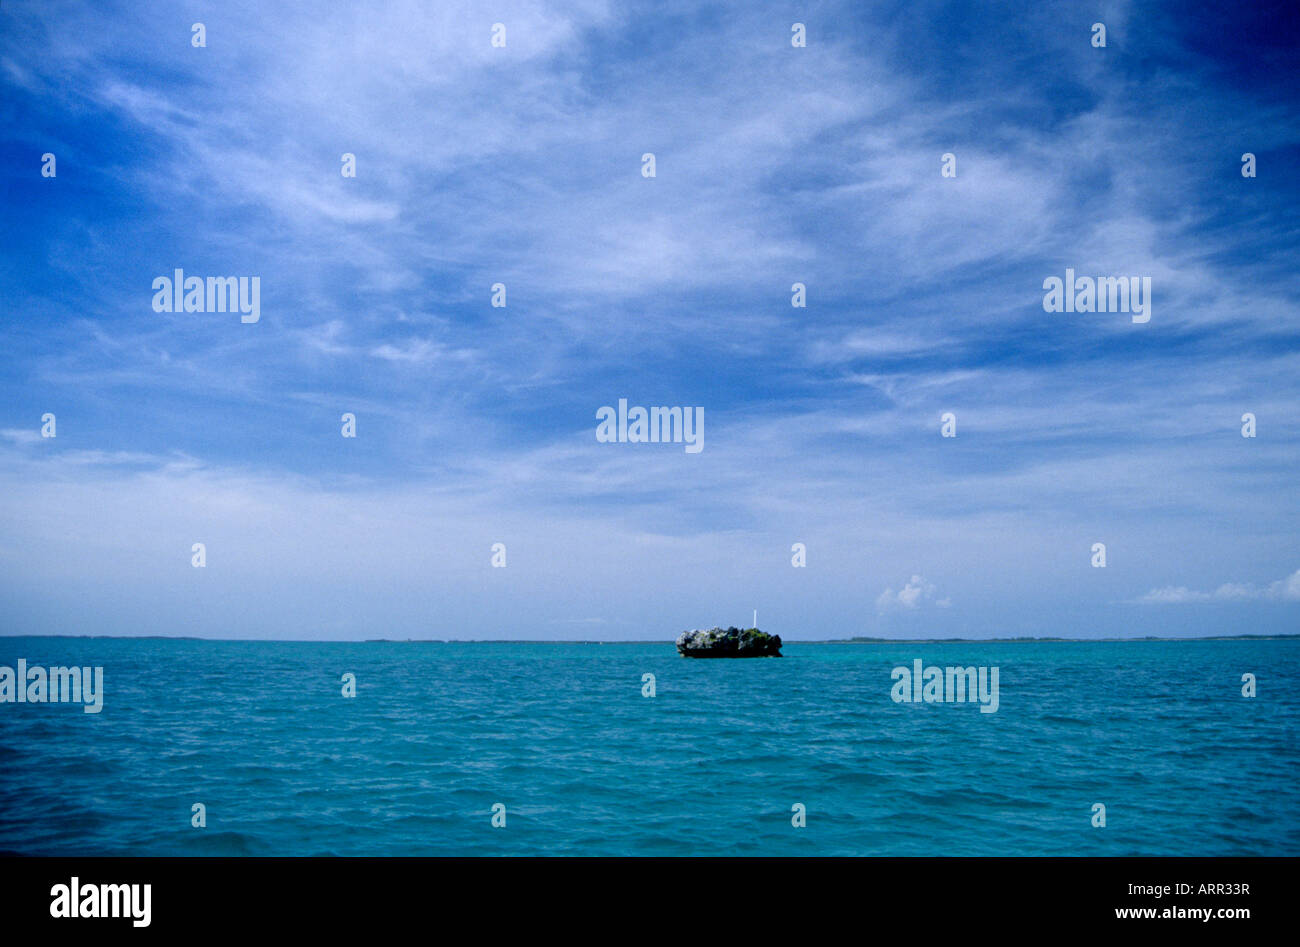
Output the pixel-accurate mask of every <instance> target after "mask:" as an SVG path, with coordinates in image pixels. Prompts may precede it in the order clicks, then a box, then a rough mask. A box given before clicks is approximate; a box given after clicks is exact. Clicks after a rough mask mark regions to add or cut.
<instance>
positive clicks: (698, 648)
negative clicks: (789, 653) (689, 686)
mask: <svg viewBox="0 0 1300 947" xmlns="http://www.w3.org/2000/svg"><path fill="white" fill-rule="evenodd" d="M677 651H678V653H680V654H681V655H682V657H686V658H766V657H773V658H779V657H781V636H780V635H769V634H766V633H764V632H761V631H759V630H758V629H757V628H736V627H734V626H733V627H731V628H709V629H706V630H697V631H683V632H682V633H681V635H680V636H679V637H678V639H677Z"/></svg>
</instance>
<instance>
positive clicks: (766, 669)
mask: <svg viewBox="0 0 1300 947" xmlns="http://www.w3.org/2000/svg"><path fill="white" fill-rule="evenodd" d="M785 650H786V654H787V657H785V658H781V659H773V658H768V659H756V660H742V661H716V660H715V661H707V660H687V659H683V658H679V657H678V656H677V654H676V652H675V650H674V648H673V646H672V645H671V644H669V643H665V644H605V645H597V644H422V643H409V644H408V643H364V644H362V643H356V644H351V643H328V644H319V643H297V642H266V643H263V642H203V641H174V640H129V639H103V640H92V639H51V638H0V665H7V666H10V667H13V666H15V665H16V662H17V659H18V658H20V657H21V658H26V659H27V660H28V662H29V665H37V664H41V665H69V664H77V665H92V666H93V665H102V666H103V667H104V689H105V698H104V709H103V712H102V713H100V714H98V715H94V714H86V713H83V712H82V711H81V710H80V709H79V707H77V706H69V705H52V704H46V705H40V704H9V703H4V704H0V850H4V851H11V852H15V851H16V852H23V853H39V854H71V855H79V854H97V855H109V854H113V855H117V854H124V855H176V854H180V855H318V854H332V855H463V854H481V855H498V854H510V855H535V854H544V855H558V854H578V855H1017V854H1028V855H1227V854H1241V855H1252V854H1260V855H1264V854H1268V855H1297V854H1300V787H1298V785H1297V775H1298V774H1300V766H1298V765H1297V764H1300V746H1298V742H1297V730H1298V725H1300V687H1297V685H1298V684H1300V641H1296V640H1286V641H1229V642H1187V641H1180V642H1146V641H1143V642H1125V643H1111V642H1105V643H1073V642H1066V643H991V644H980V643H954V644H913V645H908V644H887V645H818V644H797V643H795V644H787V646H786V649H785ZM914 658H921V659H922V660H924V661H925V662H926V664H939V665H947V664H961V665H996V666H998V667H999V669H1000V671H999V684H1000V689H999V691H1000V692H999V708H998V711H997V712H996V713H989V714H984V713H980V712H979V709H978V705H977V704H974V703H966V704H959V703H948V704H896V703H894V702H893V701H892V700H891V699H890V691H891V687H892V685H893V681H892V678H891V670H892V669H893V668H894V667H895V666H898V665H904V666H909V667H910V666H911V663H912V661H913V659H914ZM347 672H350V673H352V674H355V675H356V680H357V696H356V698H354V699H346V698H344V697H343V696H342V695H341V688H342V684H341V683H340V678H341V676H342V675H343V674H344V673H347ZM1246 672H1250V673H1253V674H1255V675H1256V676H1257V678H1258V696H1257V697H1255V698H1253V699H1247V698H1244V697H1242V695H1241V686H1242V685H1241V676H1242V674H1243V673H1246ZM646 673H651V674H654V675H655V678H656V681H655V685H656V696H654V697H653V698H648V697H643V696H642V675H643V674H646ZM194 803H203V804H204V805H205V806H206V808H207V827H206V828H193V827H191V824H190V821H191V806H192V804H194ZM494 803H502V804H504V805H505V807H506V810H505V811H506V825H505V827H504V828H494V827H493V826H492V824H491V820H492V807H493V804H494ZM796 803H802V804H803V805H804V806H805V807H806V811H807V825H806V827H804V828H795V827H793V826H792V825H791V811H792V810H791V807H792V806H793V805H794V804H796ZM1094 803H1103V804H1104V805H1105V806H1106V819H1107V824H1106V827H1105V828H1094V827H1093V826H1092V825H1091V816H1092V806H1093V804H1094Z"/></svg>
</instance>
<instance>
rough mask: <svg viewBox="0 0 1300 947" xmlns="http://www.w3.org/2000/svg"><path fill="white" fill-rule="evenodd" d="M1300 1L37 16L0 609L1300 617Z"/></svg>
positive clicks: (670, 617)
mask: <svg viewBox="0 0 1300 947" xmlns="http://www.w3.org/2000/svg"><path fill="white" fill-rule="evenodd" d="M1285 10H1286V6H1285V5H1283V4H1278V5H1275V6H1272V7H1270V6H1269V5H1266V4H1265V5H1259V6H1258V7H1256V8H1255V9H1254V10H1242V9H1239V8H1235V7H1234V8H1232V9H1231V10H1225V11H1223V12H1210V11H1205V10H1202V9H1200V8H1199V5H1196V4H1190V3H1189V4H1149V5H1141V6H1139V5H1130V4H1123V3H1100V4H1058V3H1032V4H1029V3H1023V4H962V3H949V4H936V3H894V4H889V3H885V4H858V3H843V4H837V3H806V4H797V5H795V6H793V7H792V6H788V5H784V4H752V5H751V4H745V5H731V6H717V5H701V4H684V3H672V2H668V3H654V4H615V3H601V2H587V3H583V2H566V3H556V4H549V3H543V2H524V3H493V4H473V3H443V4H436V5H431V4H428V3H423V2H420V3H416V2H410V3H376V4H372V5H363V6H360V7H355V6H354V7H346V8H345V7H340V8H338V9H336V10H334V11H332V12H329V13H322V12H321V10H320V9H319V5H315V4H298V3H286V4H265V3H234V2H230V3H220V4H207V3H158V4H144V5H142V4H128V3H101V4H95V5H93V6H89V7H88V6H86V5H82V4H77V3H59V2H44V3H39V4H37V3H24V2H6V3H5V4H4V5H3V8H0V118H2V119H3V124H2V127H3V137H2V140H0V179H2V180H3V187H4V197H3V204H4V209H5V213H4V215H3V222H0V228H3V237H4V253H3V255H0V287H3V292H4V298H5V302H6V305H5V307H4V311H3V315H0V346H2V349H3V352H4V358H3V360H2V361H0V632H3V633H10V634H105V633H107V634H184V635H203V636H213V637H288V638H375V637H400V638H405V637H417V638H418V637H432V638H497V637H504V638H591V639H603V640H617V639H627V638H635V639H644V638H664V637H670V636H675V635H676V634H677V633H678V632H679V631H681V630H683V629H685V628H689V627H697V626H708V625H712V624H716V623H722V624H728V623H740V622H742V621H743V620H747V619H748V618H749V616H750V612H751V610H752V609H755V608H757V609H758V611H759V624H760V626H761V627H763V628H764V629H766V630H771V631H775V632H777V633H779V634H781V635H782V636H784V637H788V638H791V639H799V638H826V637H846V636H851V635H882V636H888V637H927V636H938V637H948V636H971V637H987V636H1004V635H1066V636H1078V637H1093V636H1126V635H1144V634H1168V635H1199V634H1215V633H1230V634H1237V633H1287V632H1296V631H1300V622H1297V618H1300V574H1298V570H1300V541H1298V540H1297V537H1300V517H1298V516H1297V503H1296V500H1297V489H1296V477H1297V469H1298V465H1297V461H1298V460H1300V451H1298V450H1297V447H1298V445H1300V420H1298V419H1297V405H1298V402H1300V371H1297V369H1300V312H1298V310H1297V306H1296V303H1295V300H1296V298H1297V291H1298V289H1300V278H1298V276H1297V267H1296V261H1297V246H1298V245H1300V225H1298V224H1297V221H1298V220H1300V215H1298V214H1297V213H1296V208H1297V197H1298V196H1300V180H1298V179H1297V174H1296V169H1297V167H1298V166H1300V107H1298V106H1300V99H1298V97H1297V95H1296V94H1295V91H1294V86H1295V77H1296V76H1297V75H1300V68H1298V67H1300V55H1298V54H1297V50H1300V41H1297V39H1298V38H1297V35H1296V34H1297V31H1296V27H1295V24H1294V22H1292V20H1293V19H1294V18H1292V19H1288V18H1287V15H1286V14H1285V13H1284V12H1283V11H1285ZM197 22H201V23H203V24H204V26H205V27H206V33H207V46H206V47H205V48H194V47H193V46H192V45H191V42H190V39H191V25H192V24H193V23H197ZM497 22H500V23H504V24H505V25H506V30H507V33H506V36H507V43H506V47H505V48H493V47H492V45H491V43H490V38H491V31H492V25H493V24H494V23H497ZM795 22H802V23H804V24H805V25H806V29H807V36H808V45H807V47H806V48H802V49H800V48H793V47H792V46H791V44H790V35H791V34H790V29H791V24H792V23H795ZM1094 22H1102V23H1105V24H1106V27H1107V46H1106V48H1105V49H1097V48H1094V47H1093V46H1092V45H1091V43H1090V39H1091V32H1090V27H1091V25H1092V24H1093V23H1094ZM47 152H48V153H53V154H55V155H56V160H57V177H55V178H43V177H42V176H41V174H40V168H41V156H42V154H44V153H47ZM345 152H348V153H353V154H355V155H356V160H357V176H356V178H355V179H348V178H344V177H342V175H341V174H340V158H341V155H342V154H343V153H345ZM646 152H653V153H654V154H655V156H656V176H655V177H654V178H653V179H647V178H644V177H643V176H642V175H641V173H640V172H641V155H642V154H643V153H646ZM947 152H951V153H953V154H955V155H956V158H957V177H956V178H952V179H945V178H942V177H941V176H940V173H939V172H940V161H941V156H942V155H943V154H944V153H947ZM1243 152H1252V153H1254V154H1255V155H1256V157H1257V163H1258V176H1257V177H1256V178H1254V179H1246V178H1243V177H1242V175H1241V173H1240V168H1241V155H1242V154H1243ZM177 267H180V268H183V269H184V270H185V271H186V273H187V274H190V275H201V276H227V275H243V276H254V275H255V276H258V277H259V278H260V281H261V313H262V315H261V319H260V321H259V322H258V323H256V324H251V325H245V324H241V322H240V320H239V317H238V316H237V315H234V316H232V315H230V314H222V313H156V312H154V311H153V309H152V307H151V301H152V298H153V291H152V289H151V285H152V281H153V279H154V278H155V277H158V276H163V275H168V276H169V275H170V274H171V272H172V270H173V269H175V268H177ZM1066 267H1072V268H1074V269H1075V270H1076V271H1078V272H1079V273H1080V274H1089V275H1095V276H1102V275H1114V276H1138V275H1141V276H1149V277H1151V279H1152V286H1153V306H1152V318H1151V321H1150V322H1149V323H1146V324H1134V323H1132V322H1131V320H1130V319H1129V317H1128V316H1127V315H1126V314H1122V313H1121V314H1115V313H1048V312H1045V311H1044V309H1043V306H1042V299H1043V288H1042V286H1043V280H1044V279H1046V278H1047V277H1049V276H1062V275H1063V274H1064V270H1065V268H1066ZM497 282H501V283H504V284H506V286H507V302H508V305H507V306H506V307H505V308H503V309H498V308H493V307H492V306H491V305H490V297H491V286H492V284H493V283H497ZM795 282H803V283H805V284H806V286H807V295H808V305H807V308H804V309H795V308H792V307H791V305H790V296H791V285H792V284H793V283H795ZM619 398H627V399H628V400H629V401H630V402H631V403H632V404H640V405H683V406H701V407H703V408H704V411H705V447H704V450H703V451H702V452H701V453H699V454H688V453H686V452H684V451H683V450H682V448H681V445H668V444H602V443H597V441H596V438H595V427H596V419H595V412H596V410H597V409H598V408H599V407H601V406H602V405H613V404H616V403H617V401H618V399H619ZM947 411H951V412H953V413H954V414H955V415H956V416H957V419H958V420H957V423H958V436H957V437H956V438H952V439H945V438H942V437H941V436H940V432H939V427H940V422H939V419H940V415H941V414H942V413H943V412H947ZM46 412H52V413H54V414H55V415H56V417H57V437H55V438H53V439H47V438H42V437H41V436H40V427H41V416H42V415H43V414H44V413H46ZM343 412H353V413H355V414H356V416H357V426H358V436H357V438H356V439H344V438H343V437H341V436H340V426H341V424H340V416H341V414H342V413H343ZM1245 412H1252V413H1254V414H1255V415H1256V416H1257V418H1258V436H1257V437H1256V438H1254V439H1247V438H1243V437H1241V436H1240V428H1241V420H1240V419H1241V416H1242V414H1243V413H1245ZM194 542H203V543H205V544H206V547H207V566H206V567H205V568H203V569H195V568H192V567H191V565H190V548H191V544H192V543H194ZM496 542H501V543H505V544H506V547H507V563H508V564H507V566H506V568H504V569H494V568H492V567H491V565H490V547H491V545H492V544H493V543H496ZM796 542H802V543H805V544H806V546H807V567H806V568H793V567H792V566H791V561H790V560H791V551H790V547H791V545H792V544H793V543H796ZM1095 542H1104V543H1105V544H1106V547H1107V560H1108V561H1107V567H1106V568H1105V569H1096V568H1093V567H1092V566H1091V564H1090V560H1091V547H1092V544H1093V543H1095Z"/></svg>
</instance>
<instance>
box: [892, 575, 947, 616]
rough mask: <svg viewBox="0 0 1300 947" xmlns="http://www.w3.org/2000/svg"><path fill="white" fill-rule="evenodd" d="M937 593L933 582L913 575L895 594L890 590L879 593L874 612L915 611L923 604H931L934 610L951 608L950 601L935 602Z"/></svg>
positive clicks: (945, 599)
mask: <svg viewBox="0 0 1300 947" xmlns="http://www.w3.org/2000/svg"><path fill="white" fill-rule="evenodd" d="M937 591H938V589H937V588H936V586H935V584H934V583H933V582H927V581H926V580H925V578H924V577H923V576H919V575H914V576H912V577H911V578H910V579H908V580H907V583H906V584H905V585H904V586H903V587H902V588H901V589H899V590H898V591H897V592H895V591H894V590H893V589H892V588H887V589H885V591H883V592H881V593H880V597H879V598H877V599H876V610H877V611H878V612H881V613H883V612H888V611H893V610H897V609H915V608H917V607H918V606H920V605H921V604H922V603H924V602H933V603H934V605H935V607H936V608H948V607H949V606H951V605H952V601H951V600H950V599H947V598H943V599H938V600H935V597H934V596H935V593H936V592H937Z"/></svg>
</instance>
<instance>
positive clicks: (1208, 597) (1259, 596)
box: [1137, 569, 1300, 605]
mask: <svg viewBox="0 0 1300 947" xmlns="http://www.w3.org/2000/svg"><path fill="white" fill-rule="evenodd" d="M1249 600H1265V601H1287V602H1294V601H1300V569H1297V570H1296V571H1295V572H1293V573H1291V575H1289V576H1287V577H1286V578H1285V579H1278V580H1277V581H1276V582H1273V583H1271V584H1270V585H1268V587H1266V588H1259V587H1257V586H1253V585H1244V584H1241V583H1225V584H1223V585H1221V586H1219V587H1218V588H1217V589H1215V590H1214V591H1213V592H1201V591H1197V590H1195V589H1189V588H1187V587H1186V586H1185V585H1179V586H1165V587H1164V588H1158V589H1152V590H1151V591H1150V592H1147V593H1146V594H1145V595H1143V596H1142V597H1141V598H1139V599H1138V600H1137V601H1138V602H1139V603H1140V604H1144V605H1185V604H1188V603H1190V602H1240V601H1249Z"/></svg>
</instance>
